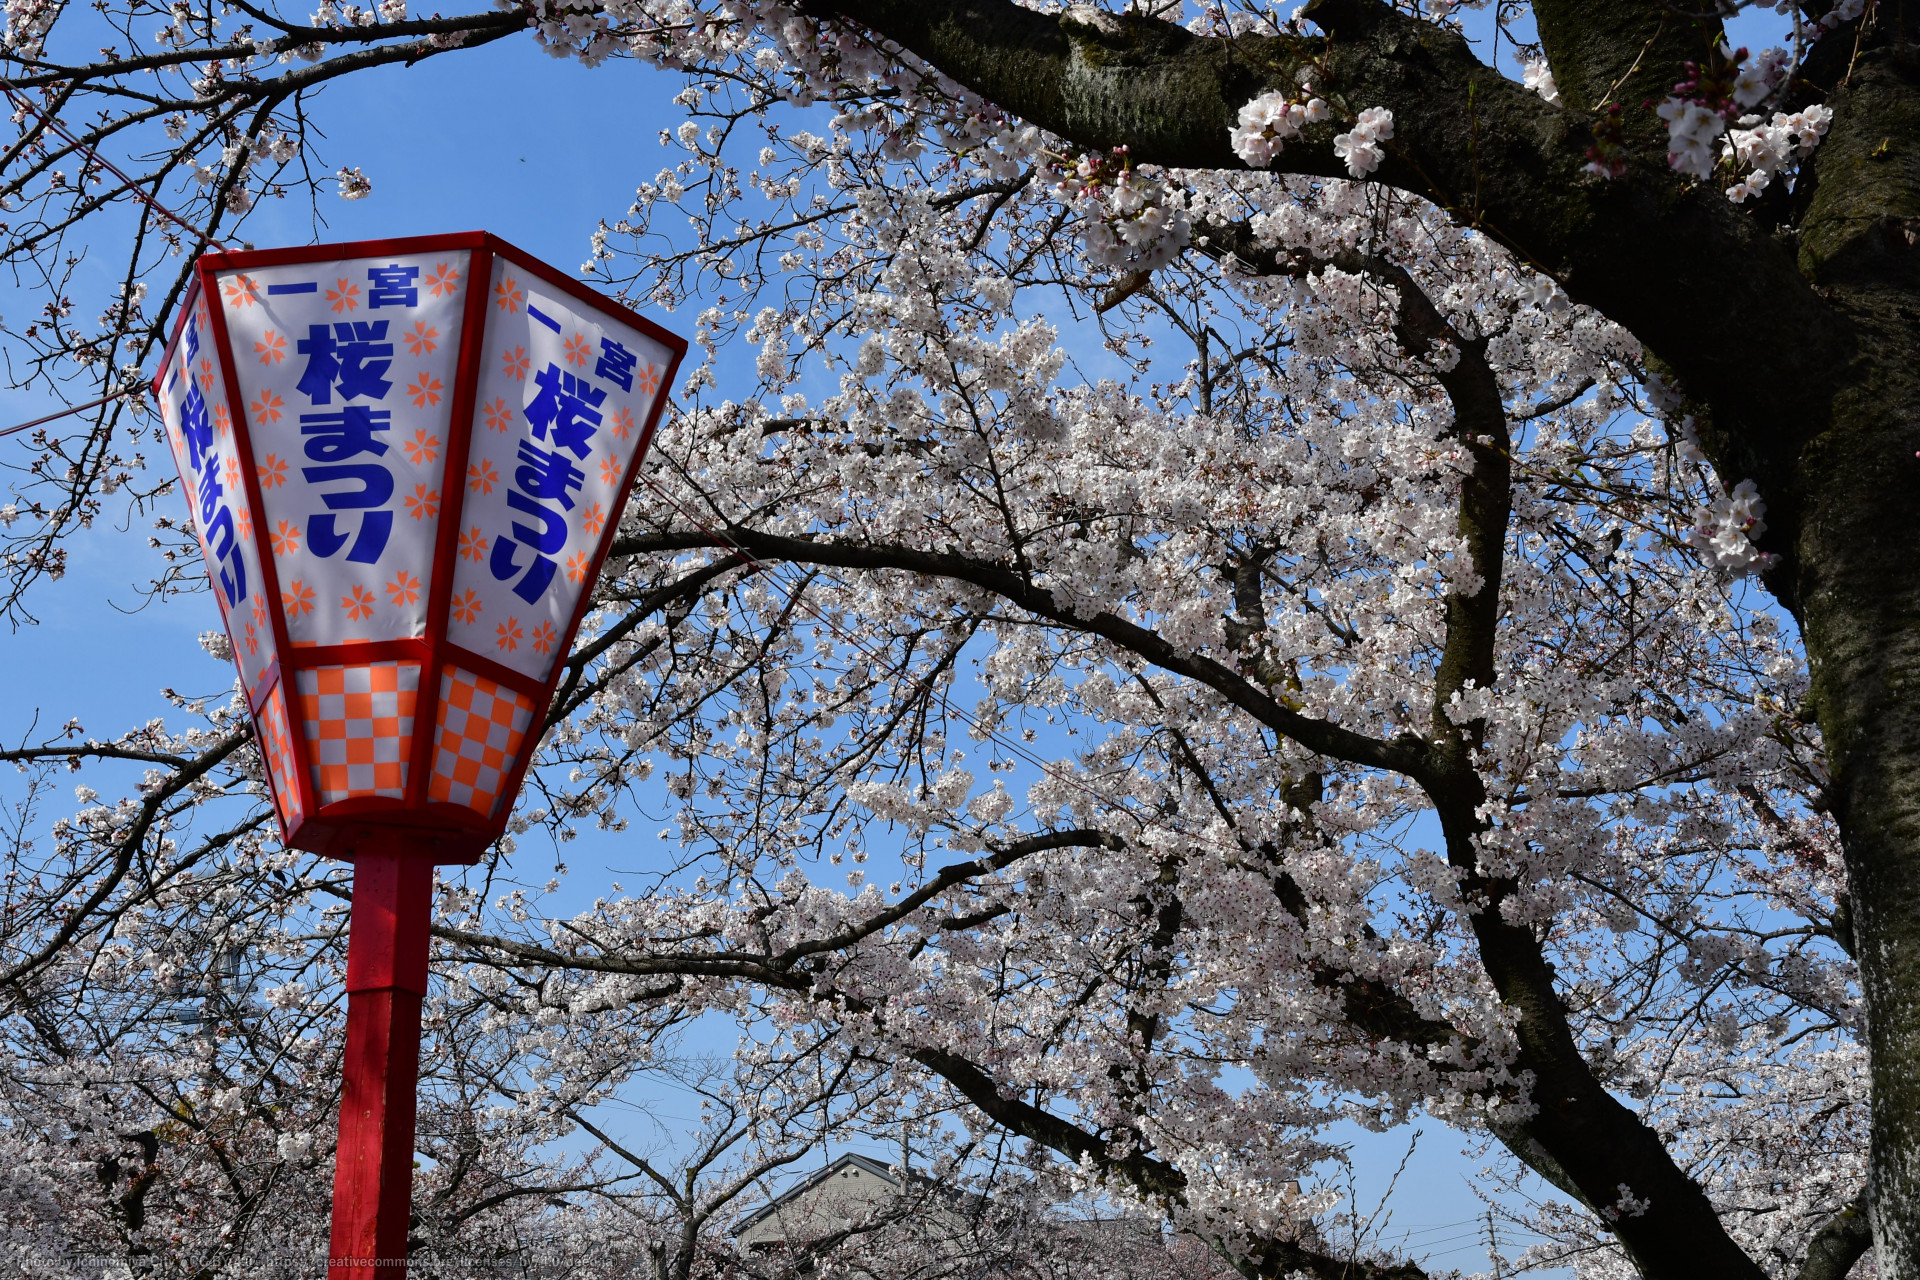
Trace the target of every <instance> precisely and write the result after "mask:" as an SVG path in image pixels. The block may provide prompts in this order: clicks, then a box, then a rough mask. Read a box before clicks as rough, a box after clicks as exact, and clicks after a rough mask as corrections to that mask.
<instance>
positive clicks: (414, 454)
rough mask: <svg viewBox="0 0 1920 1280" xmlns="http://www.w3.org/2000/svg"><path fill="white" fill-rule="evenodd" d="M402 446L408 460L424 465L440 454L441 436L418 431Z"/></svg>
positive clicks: (424, 375)
mask: <svg viewBox="0 0 1920 1280" xmlns="http://www.w3.org/2000/svg"><path fill="white" fill-rule="evenodd" d="M420 376H421V377H423V378H424V377H426V376H427V375H426V374H424V373H423V374H421V375H420ZM433 385H434V386H436V387H437V386H439V385H440V384H439V383H437V382H436V383H434V384H433ZM401 448H403V449H405V450H406V451H407V461H408V462H411V463H412V464H413V465H414V466H416V467H424V466H426V465H427V464H428V463H429V462H432V461H433V460H434V459H435V458H437V457H439V456H440V437H439V436H430V435H428V434H427V433H426V432H424V431H416V432H414V433H413V439H411V440H409V441H407V442H406V443H405V444H403V445H402V446H401Z"/></svg>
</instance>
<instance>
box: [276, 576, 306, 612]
mask: <svg viewBox="0 0 1920 1280" xmlns="http://www.w3.org/2000/svg"><path fill="white" fill-rule="evenodd" d="M280 604H281V606H282V607H283V608H285V609H286V611H287V613H288V614H289V615H290V616H292V617H295V618H301V617H305V616H306V615H307V614H309V613H312V612H313V588H312V587H310V586H308V585H307V584H306V583H304V582H302V581H300V579H298V578H295V579H294V580H293V581H292V582H289V583H288V584H287V589H286V590H285V591H282V592H281V593H280Z"/></svg>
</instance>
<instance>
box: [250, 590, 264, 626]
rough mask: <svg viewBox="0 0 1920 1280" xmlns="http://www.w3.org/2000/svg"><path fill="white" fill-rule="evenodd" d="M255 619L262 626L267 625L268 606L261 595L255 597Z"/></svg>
mask: <svg viewBox="0 0 1920 1280" xmlns="http://www.w3.org/2000/svg"><path fill="white" fill-rule="evenodd" d="M253 620H254V621H255V622H256V623H258V624H259V625H261V626H262V627H264V626H266V625H267V606H266V604H265V603H264V602H263V601H262V600H261V599H260V597H259V596H255V597H254V598H253Z"/></svg>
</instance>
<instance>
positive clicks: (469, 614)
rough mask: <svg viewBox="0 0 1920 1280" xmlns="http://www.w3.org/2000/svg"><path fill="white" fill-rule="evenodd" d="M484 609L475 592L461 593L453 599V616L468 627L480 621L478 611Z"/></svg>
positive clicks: (477, 593)
mask: <svg viewBox="0 0 1920 1280" xmlns="http://www.w3.org/2000/svg"><path fill="white" fill-rule="evenodd" d="M484 607H485V606H483V605H482V604H481V603H480V593H479V592H477V591H463V592H461V593H460V594H459V595H457V596H455V597H454V598H453V616H454V617H455V618H456V619H458V620H459V621H461V622H463V623H465V624H466V625H467V626H469V627H470V626H472V625H473V624H474V623H476V622H478V621H480V610H481V609H482V608H484Z"/></svg>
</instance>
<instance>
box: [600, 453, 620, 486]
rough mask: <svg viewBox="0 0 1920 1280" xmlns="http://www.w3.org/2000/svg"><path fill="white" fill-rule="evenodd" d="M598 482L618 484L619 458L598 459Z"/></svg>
mask: <svg viewBox="0 0 1920 1280" xmlns="http://www.w3.org/2000/svg"><path fill="white" fill-rule="evenodd" d="M600 483H601V484H619V483H620V459H618V458H602V459H600Z"/></svg>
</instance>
